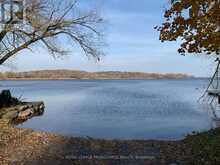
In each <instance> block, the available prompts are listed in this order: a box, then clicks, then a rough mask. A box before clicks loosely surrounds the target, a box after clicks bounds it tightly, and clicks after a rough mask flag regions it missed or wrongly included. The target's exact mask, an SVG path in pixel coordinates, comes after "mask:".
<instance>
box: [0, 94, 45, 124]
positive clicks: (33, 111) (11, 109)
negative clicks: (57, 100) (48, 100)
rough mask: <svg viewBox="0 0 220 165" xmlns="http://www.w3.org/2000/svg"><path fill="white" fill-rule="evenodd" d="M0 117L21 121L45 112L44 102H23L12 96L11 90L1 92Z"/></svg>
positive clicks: (13, 121)
mask: <svg viewBox="0 0 220 165" xmlns="http://www.w3.org/2000/svg"><path fill="white" fill-rule="evenodd" d="M1 100H4V101H2V104H0V119H3V120H4V121H6V120H8V122H9V123H19V122H23V121H25V120H28V119H30V118H32V117H34V116H39V115H42V114H43V112H44V103H43V102H41V101H40V102H21V101H19V100H18V99H16V98H13V97H12V96H11V93H10V91H9V90H3V91H2V92H1V93H0V102H1Z"/></svg>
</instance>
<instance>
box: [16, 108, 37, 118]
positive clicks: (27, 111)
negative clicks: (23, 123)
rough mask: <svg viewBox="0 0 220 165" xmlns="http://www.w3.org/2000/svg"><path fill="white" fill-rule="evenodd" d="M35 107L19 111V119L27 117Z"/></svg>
mask: <svg viewBox="0 0 220 165" xmlns="http://www.w3.org/2000/svg"><path fill="white" fill-rule="evenodd" d="M33 113H34V112H33V109H31V108H30V109H26V110H25V111H22V112H19V113H18V119H27V118H28V117H29V116H31V114H33Z"/></svg>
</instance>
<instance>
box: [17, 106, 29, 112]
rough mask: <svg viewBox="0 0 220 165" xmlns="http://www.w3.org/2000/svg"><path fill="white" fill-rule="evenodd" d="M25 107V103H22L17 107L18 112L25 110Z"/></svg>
mask: <svg viewBox="0 0 220 165" xmlns="http://www.w3.org/2000/svg"><path fill="white" fill-rule="evenodd" d="M27 108H28V106H27V105H22V106H20V107H19V108H18V110H19V112H20V111H24V110H26V109H27Z"/></svg>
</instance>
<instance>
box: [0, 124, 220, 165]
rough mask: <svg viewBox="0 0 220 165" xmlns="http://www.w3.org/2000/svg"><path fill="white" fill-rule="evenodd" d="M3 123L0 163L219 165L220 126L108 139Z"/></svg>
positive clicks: (33, 164) (0, 135) (0, 134)
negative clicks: (182, 135) (164, 136)
mask: <svg viewBox="0 0 220 165" xmlns="http://www.w3.org/2000/svg"><path fill="white" fill-rule="evenodd" d="M0 126H1V131H0V137H1V139H0V140H1V141H0V164H22V165H23V164H31V165H35V164H36V165H38V164H41V165H43V164H49V165H50V164H53V165H56V164H57V165H58V164H62V165H63V164H76V165H78V164H79V165H81V164H82V165H87V164H89V165H90V164H91V165H93V164H95V165H96V164H97V165H142V164H143V165H160V164H162V165H163V164H164V165H171V164H173V165H175V164H195V165H198V164H200V165H202V164H207V165H215V164H216V165H217V164H220V156H219V155H220V130H219V129H216V130H211V131H209V132H206V133H201V134H197V135H191V136H188V137H187V138H186V139H184V140H182V141H156V140H139V141H137V140H130V141H119V140H108V141H107V140H98V139H91V138H74V137H63V136H59V135H54V134H50V133H46V132H36V131H33V130H31V129H20V128H13V127H11V126H8V125H7V124H6V123H5V122H4V121H1V122H0ZM119 156H121V157H119Z"/></svg>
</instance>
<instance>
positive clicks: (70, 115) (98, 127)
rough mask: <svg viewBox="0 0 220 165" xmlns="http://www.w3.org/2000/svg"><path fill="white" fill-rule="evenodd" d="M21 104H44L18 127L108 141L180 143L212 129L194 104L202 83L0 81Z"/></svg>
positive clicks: (204, 113) (206, 115)
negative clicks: (174, 140)
mask: <svg viewBox="0 0 220 165" xmlns="http://www.w3.org/2000/svg"><path fill="white" fill-rule="evenodd" d="M0 85H1V86H0V89H10V90H11V91H12V93H13V95H15V96H17V97H20V96H21V97H22V98H23V99H24V100H25V101H39V100H43V101H44V102H45V105H46V108H45V113H44V115H43V116H40V117H35V118H32V119H30V120H28V121H27V122H25V123H23V124H21V125H19V126H18V127H22V128H33V129H35V130H42V131H49V132H54V133H59V134H62V135H71V136H89V137H94V138H106V139H115V138H120V139H133V138H134V139H181V138H183V137H184V136H185V135H186V134H188V133H191V132H192V131H203V130H208V129H210V128H211V127H213V121H212V119H211V116H210V115H209V112H208V110H207V108H204V106H202V105H200V104H199V103H198V102H197V99H198V98H199V96H201V94H202V91H203V90H204V88H205V86H206V85H207V81H205V80H199V79H198V80H73V81H72V80H57V81H0Z"/></svg>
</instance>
